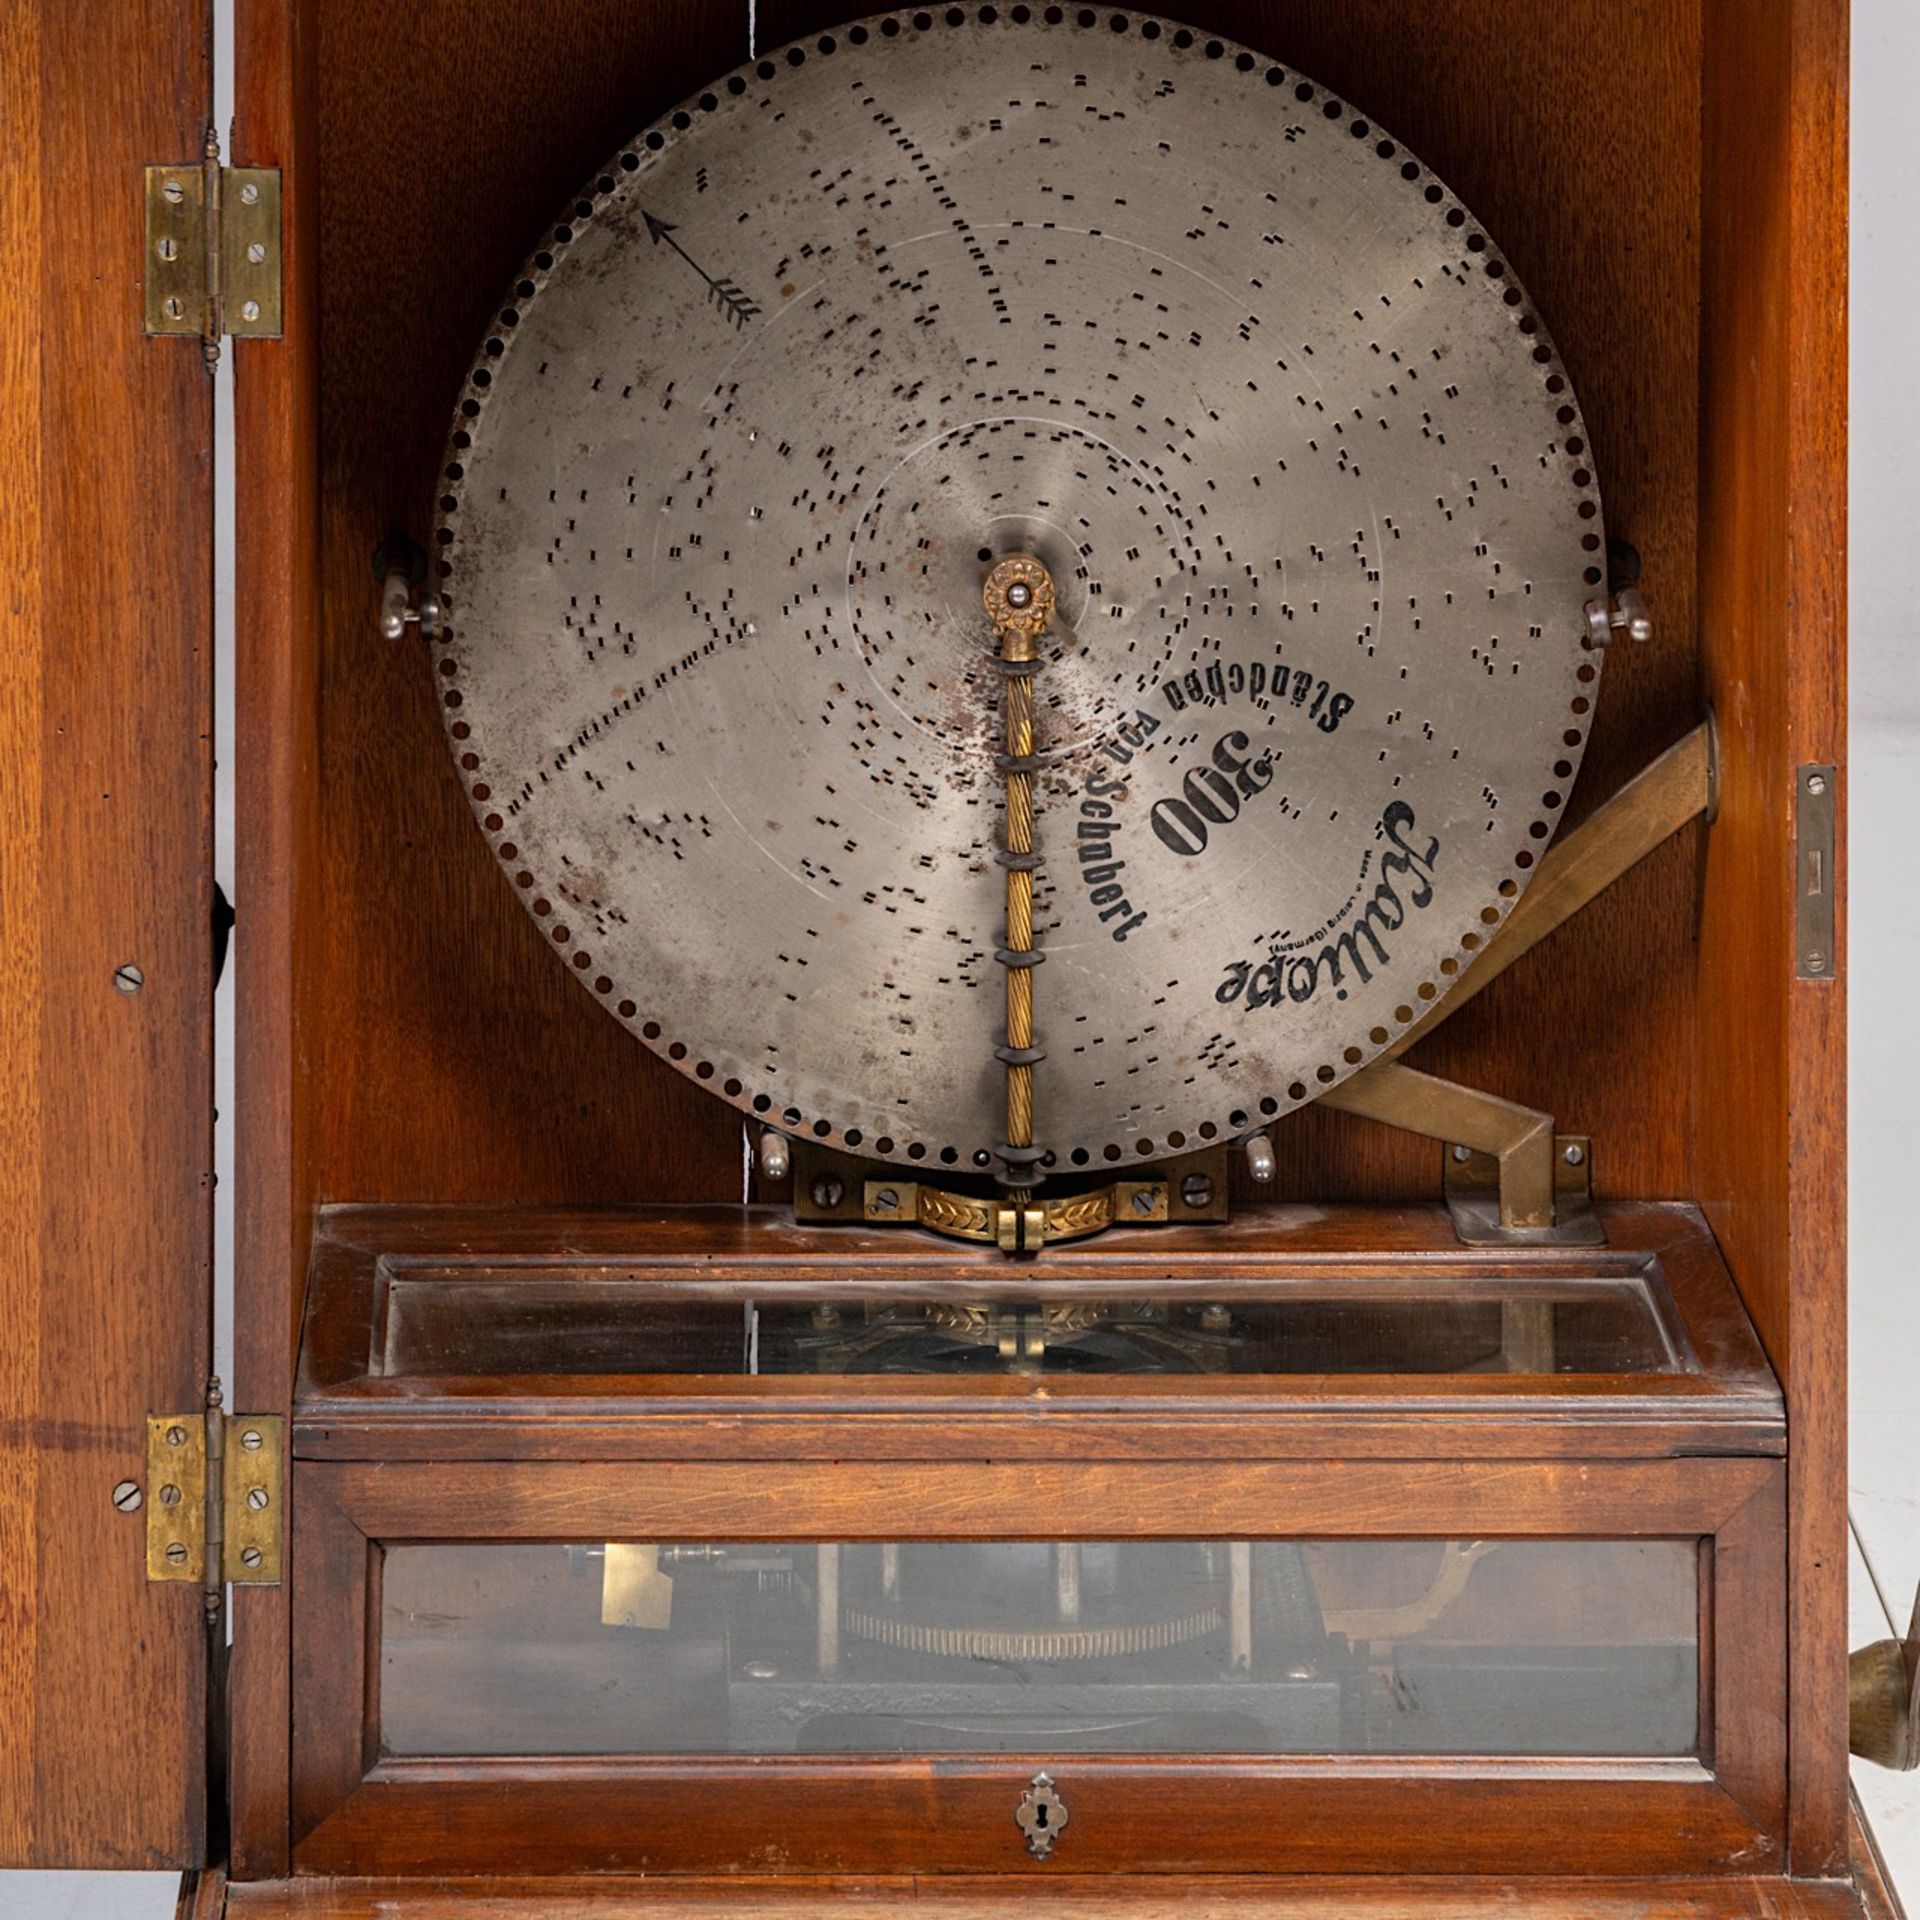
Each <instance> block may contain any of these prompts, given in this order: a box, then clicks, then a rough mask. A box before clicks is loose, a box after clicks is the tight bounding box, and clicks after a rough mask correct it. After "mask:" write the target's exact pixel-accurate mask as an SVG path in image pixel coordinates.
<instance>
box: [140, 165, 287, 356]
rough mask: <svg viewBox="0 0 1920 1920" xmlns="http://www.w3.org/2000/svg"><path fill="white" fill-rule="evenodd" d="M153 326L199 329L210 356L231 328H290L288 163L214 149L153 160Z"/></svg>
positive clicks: (168, 330) (149, 308) (253, 333)
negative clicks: (177, 159)
mask: <svg viewBox="0 0 1920 1920" xmlns="http://www.w3.org/2000/svg"><path fill="white" fill-rule="evenodd" d="M146 206H147V221H146V261H145V273H144V276H143V279H144V286H145V307H146V330H147V332H148V333H150V334H180V335H198V336H199V338H200V340H201V342H202V343H203V346H204V348H205V351H206V354H207V358H208V359H209V360H214V359H217V358H218V357H219V352H220V340H221V336H222V335H224V334H233V335H234V336H236V337H239V338H253V339H278V338H279V337H280V334H281V331H282V311H281V309H282V291H281V267H280V262H281V252H280V173H279V169H278V168H275V167H224V166H222V165H221V164H220V144H219V141H218V140H217V139H215V138H214V136H213V135H212V133H211V132H210V133H209V134H208V136H207V150H206V152H205V154H204V155H203V156H202V157H201V158H200V159H199V160H198V161H195V162H189V163H188V164H186V165H183V166H160V167H149V168H147V170H146Z"/></svg>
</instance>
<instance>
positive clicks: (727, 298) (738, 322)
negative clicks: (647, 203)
mask: <svg viewBox="0 0 1920 1920" xmlns="http://www.w3.org/2000/svg"><path fill="white" fill-rule="evenodd" d="M641 212H642V216H643V217H644V219H645V220H646V223H647V238H648V239H649V240H651V241H652V242H653V244H654V245H655V246H656V247H657V246H658V245H659V244H660V242H661V241H662V240H664V241H665V242H666V243H667V245H668V246H670V247H671V248H672V249H673V250H674V252H675V253H677V254H678V255H679V256H680V258H681V259H682V260H684V261H685V262H686V263H687V265H688V266H690V267H691V268H692V269H693V270H694V272H695V273H697V274H698V275H699V276H700V278H701V279H702V280H704V281H705V282H706V283H707V293H708V295H709V297H710V298H711V299H712V301H713V303H714V305H715V306H717V307H718V308H719V309H720V311H721V312H722V313H724V314H725V315H726V316H727V318H728V319H729V320H731V321H732V322H733V324H734V325H735V326H736V327H744V326H745V325H746V324H747V322H748V321H749V320H756V319H758V318H759V316H760V306H759V302H758V301H756V300H755V299H754V298H753V296H752V295H751V294H749V293H747V292H746V291H745V290H744V289H743V288H742V287H741V286H740V285H739V284H738V283H737V282H735V281H732V280H719V279H715V278H714V276H713V275H712V274H710V273H709V272H708V271H707V270H706V268H705V267H703V266H702V265H701V264H700V262H699V261H698V260H696V259H695V258H694V257H693V255H692V254H690V253H689V252H688V251H687V250H686V248H685V247H683V246H682V245H681V244H680V242H679V241H678V240H676V239H675V238H674V237H673V236H674V233H675V231H676V229H675V227H674V224H673V222H672V221H671V220H657V219H655V218H654V216H653V215H652V214H650V213H647V212H646V210H645V209H644V208H642V209H641Z"/></svg>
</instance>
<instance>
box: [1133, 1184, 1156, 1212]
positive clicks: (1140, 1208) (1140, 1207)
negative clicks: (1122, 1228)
mask: <svg viewBox="0 0 1920 1920" xmlns="http://www.w3.org/2000/svg"><path fill="white" fill-rule="evenodd" d="M1133 1210H1134V1212H1135V1213H1151V1212H1152V1211H1153V1194H1152V1192H1151V1191H1150V1190H1149V1189H1148V1188H1146V1187H1142V1188H1140V1189H1139V1190H1138V1191H1137V1192H1136V1193H1135V1194H1134V1196H1133Z"/></svg>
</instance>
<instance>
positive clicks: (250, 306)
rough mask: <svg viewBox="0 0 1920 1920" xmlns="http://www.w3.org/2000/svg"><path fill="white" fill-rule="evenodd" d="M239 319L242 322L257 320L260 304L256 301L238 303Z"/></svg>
mask: <svg viewBox="0 0 1920 1920" xmlns="http://www.w3.org/2000/svg"><path fill="white" fill-rule="evenodd" d="M240 318H241V319H242V320H258V319H259V318H260V302H259V301H258V300H243V301H242V302H241V303H240Z"/></svg>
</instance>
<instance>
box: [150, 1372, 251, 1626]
mask: <svg viewBox="0 0 1920 1920" xmlns="http://www.w3.org/2000/svg"><path fill="white" fill-rule="evenodd" d="M283 1430H284V1423H283V1422H282V1420H281V1418H280V1416H278V1415H277V1414H275V1415H250V1414H227V1413H223V1412H222V1411H221V1410H220V1404H219V1388H218V1385H217V1384H216V1385H215V1386H214V1387H213V1388H211V1389H210V1391H209V1395H208V1410H207V1411H206V1412H204V1413H179V1414H156V1415H154V1416H153V1417H152V1418H150V1419H149V1420H148V1422H147V1492H146V1501H145V1506H146V1510H147V1578H148V1579H149V1580H168V1581H186V1582H192V1583H194V1584H196V1585H198V1586H201V1587H203V1588H204V1589H206V1591H207V1593H208V1594H209V1596H210V1605H209V1609H208V1611H209V1613H210V1614H211V1613H214V1612H217V1611H218V1596H219V1590H220V1588H221V1587H222V1586H223V1585H228V1584H231V1585H233V1586H278V1585H279V1584H280V1578H281V1560H282V1555H283V1552H284V1540H285V1525H284V1512H283V1507H284V1486H285V1477H284V1476H285V1465H284V1454H285V1449H284V1446H283V1444H282V1441H283Z"/></svg>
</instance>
